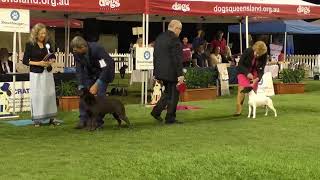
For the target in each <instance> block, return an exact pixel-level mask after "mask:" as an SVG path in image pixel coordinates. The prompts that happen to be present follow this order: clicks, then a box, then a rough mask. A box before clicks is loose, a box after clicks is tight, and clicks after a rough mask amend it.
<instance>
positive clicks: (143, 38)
mask: <svg viewBox="0 0 320 180" xmlns="http://www.w3.org/2000/svg"><path fill="white" fill-rule="evenodd" d="M145 21H146V16H145V14H143V15H142V42H143V43H142V45H143V47H144V46H145V44H146V39H145V32H146V26H145V25H146V23H145ZM137 48H139V47H137ZM137 61H139V60H138V59H137V58H136V64H137ZM140 72H141V76H142V77H141V104H143V103H144V99H143V98H144V72H143V70H140Z"/></svg>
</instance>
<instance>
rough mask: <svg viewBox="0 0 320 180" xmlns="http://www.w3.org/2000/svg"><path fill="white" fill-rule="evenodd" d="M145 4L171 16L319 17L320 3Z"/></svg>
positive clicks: (163, 0)
mask: <svg viewBox="0 0 320 180" xmlns="http://www.w3.org/2000/svg"><path fill="white" fill-rule="evenodd" d="M146 5H147V6H146V8H147V9H146V11H147V13H150V14H160V15H164V14H165V15H171V16H176V15H181V16H240V17H241V16H251V17H254V16H257V17H260V16H261V17H282V18H286V19H292V18H295V19H309V18H317V17H320V6H318V5H316V4H312V3H308V2H305V1H302V0H259V1H257V0H179V1H177V0H148V1H147V3H146Z"/></svg>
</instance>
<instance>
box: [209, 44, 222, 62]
mask: <svg viewBox="0 0 320 180" xmlns="http://www.w3.org/2000/svg"><path fill="white" fill-rule="evenodd" d="M210 60H211V63H210V64H211V66H212V67H216V66H217V64H220V63H222V57H221V54H220V47H219V46H217V47H215V48H214V51H213V53H212V54H211V55H210Z"/></svg>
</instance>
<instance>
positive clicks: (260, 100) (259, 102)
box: [248, 90, 277, 118]
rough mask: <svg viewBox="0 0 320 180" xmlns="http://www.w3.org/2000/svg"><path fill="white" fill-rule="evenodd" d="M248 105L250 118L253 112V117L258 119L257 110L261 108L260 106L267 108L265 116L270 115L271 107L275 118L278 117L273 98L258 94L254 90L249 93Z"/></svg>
mask: <svg viewBox="0 0 320 180" xmlns="http://www.w3.org/2000/svg"><path fill="white" fill-rule="evenodd" d="M248 105H249V114H248V118H250V117H251V112H252V113H253V115H252V117H253V118H256V109H257V107H260V106H265V107H266V113H265V116H267V115H268V107H269V108H270V109H272V111H273V112H274V117H277V110H276V109H275V108H274V107H273V103H272V100H271V98H269V97H267V96H265V95H262V94H256V93H255V92H254V91H253V90H251V91H250V92H249V101H248Z"/></svg>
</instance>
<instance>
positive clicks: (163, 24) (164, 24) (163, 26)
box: [162, 20, 166, 32]
mask: <svg viewBox="0 0 320 180" xmlns="http://www.w3.org/2000/svg"><path fill="white" fill-rule="evenodd" d="M165 31H166V21H164V20H163V21H162V32H165Z"/></svg>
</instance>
